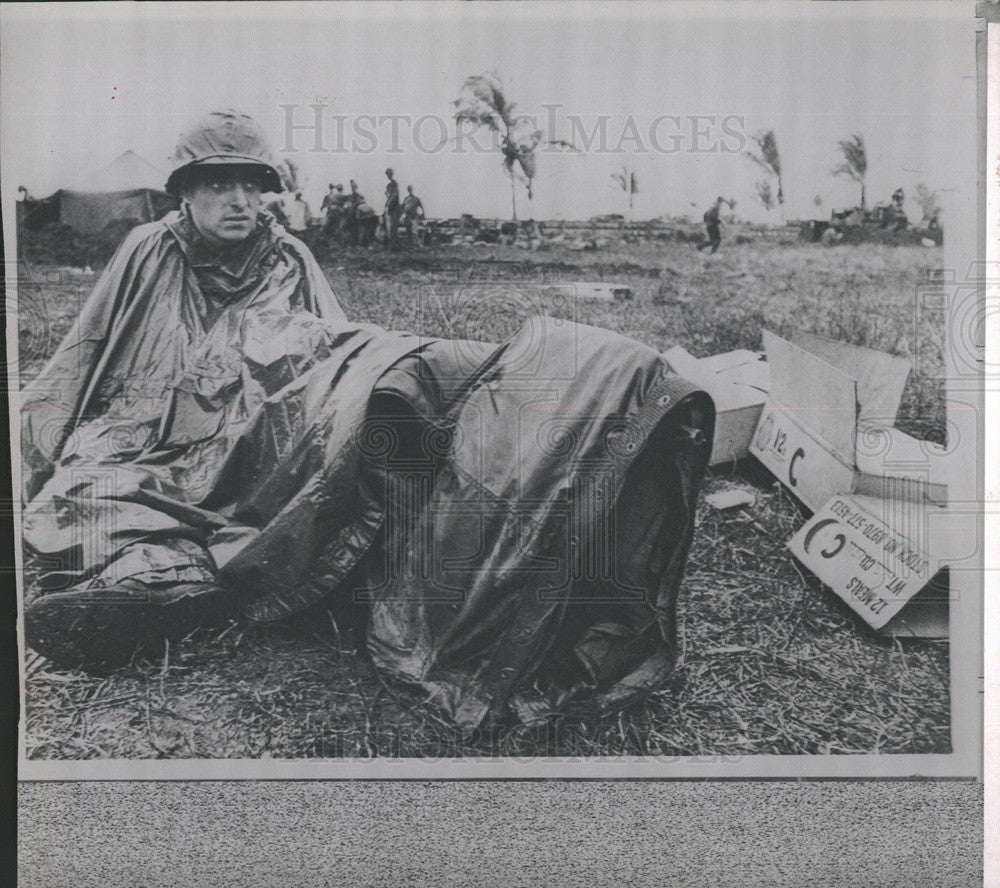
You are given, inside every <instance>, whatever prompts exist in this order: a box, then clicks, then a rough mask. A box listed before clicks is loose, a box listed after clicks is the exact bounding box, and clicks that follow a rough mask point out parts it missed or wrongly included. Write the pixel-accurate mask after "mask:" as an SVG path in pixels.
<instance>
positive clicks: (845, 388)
mask: <svg viewBox="0 0 1000 888" xmlns="http://www.w3.org/2000/svg"><path fill="white" fill-rule="evenodd" d="M794 340H795V341H793V342H789V341H787V340H784V339H782V338H781V337H780V336H776V335H775V334H773V333H771V332H770V331H767V330H765V331H764V347H765V350H766V353H767V361H768V364H769V365H770V368H771V380H770V383H771V384H770V391H769V395H768V399H767V403H766V404H765V405H764V408H763V410H762V411H761V416H760V421H759V422H758V424H757V428H756V431H755V433H754V436H753V439H752V441H751V443H750V452H751V453H752V454H753V455H754V456H755V457H757V459H759V460H760V461H761V462H762V463H763V464H764V465H765V466H766V467H767V468H768V469H769V470H770V471H771V472H772V473H773V474H774V475H775V477H777V478H778V480H780V481H781V482H782V483H783V484H784V485H785V486H786V487H787V488H788V489H789V490H790V491H791V492H792V493H793V494H794V495H795V496H796V497H797V498H798V499H799V500H800V501H801V502H802V503H803V504H804V505H805V506H807V507H808V508H809V509H810V510H812V511H813V512H815V511H817V510H819V509H821V508H822V507H823V506H824V505H825V504H826V503H827V502H828V501H829V500H830V498H831V497H833V496H835V495H836V494H839V493H859V494H864V495H868V496H876V497H887V498H896V499H903V500H907V501H911V502H916V503H932V504H936V505H939V506H944V505H945V504H946V502H947V487H946V484H945V483H944V480H943V477H942V474H943V472H942V470H943V458H944V449H943V448H942V447H940V446H938V445H935V444H931V443H929V442H926V441H917V440H915V439H914V438H911V437H910V436H909V435H906V434H904V433H903V432H901V431H899V430H898V429H895V428H893V423H894V422H895V420H896V413H897V411H898V409H899V402H900V399H901V397H902V394H903V387H904V385H905V384H906V377H907V375H908V374H909V368H910V365H909V362H908V361H907V360H906V359H905V358H899V357H893V356H892V355H887V354H884V353H882V352H877V351H873V350H872V349H867V348H861V347H859V346H854V345H848V344H847V343H842V342H833V341H831V340H828V339H822V338H821V337H818V336H813V335H811V334H806V333H799V334H796V335H795V337H794Z"/></svg>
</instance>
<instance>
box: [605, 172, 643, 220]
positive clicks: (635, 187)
mask: <svg viewBox="0 0 1000 888" xmlns="http://www.w3.org/2000/svg"><path fill="white" fill-rule="evenodd" d="M611 187H612V188H616V189H618V190H620V191H623V192H624V193H625V194H626V196H627V197H628V208H629V212H630V213H631V212H632V209H633V206H634V201H635V195H636V194H637V193H638V191H639V180H638V178H637V177H636V174H635V171H634V170H629V168H628V167H627V166H623V167H621V169H618V170H616V171H615V172H613V173H612V174H611Z"/></svg>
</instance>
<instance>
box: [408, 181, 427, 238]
mask: <svg viewBox="0 0 1000 888" xmlns="http://www.w3.org/2000/svg"><path fill="white" fill-rule="evenodd" d="M424 215H425V214H424V205H423V203H421V201H420V198H419V197H417V196H416V195H415V194H414V193H413V186H412V185H407V186H406V197H404V198H403V228H404V230H405V231H406V232H407V233H408V234H409V235H410V243H411V244H415V245H417V246H421V247H422V246H423V240H424V238H423V228H422V226H421V222H422V221H423V219H424Z"/></svg>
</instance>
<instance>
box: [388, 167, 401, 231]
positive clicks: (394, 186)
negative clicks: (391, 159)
mask: <svg viewBox="0 0 1000 888" xmlns="http://www.w3.org/2000/svg"><path fill="white" fill-rule="evenodd" d="M385 174H386V176H387V177H388V179H389V181H388V182H387V183H386V186H385V242H386V245H387V246H391V245H392V244H393V242H394V241H395V240H396V229H397V228H398V227H399V214H400V209H401V206H400V203H399V183H398V182H397V181H396V180H395V179H394V178H393V172H392V168H391V167H390V168H389V169H387V170H386V171H385Z"/></svg>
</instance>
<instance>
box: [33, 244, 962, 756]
mask: <svg viewBox="0 0 1000 888" xmlns="http://www.w3.org/2000/svg"><path fill="white" fill-rule="evenodd" d="M742 240H743V242H742V243H736V242H735V239H732V238H730V239H729V240H728V241H727V242H726V243H724V245H723V249H722V250H721V251H720V252H719V253H718V254H716V255H715V256H711V257H709V256H705V255H702V254H699V253H697V252H696V251H695V249H694V247H693V245H690V244H684V243H658V244H642V245H625V244H619V245H617V246H616V245H611V246H609V247H608V248H606V249H601V250H596V251H591V252H586V253H579V252H574V251H571V250H569V249H566V248H564V247H559V248H553V249H550V250H547V251H539V252H530V251H526V250H521V249H516V248H513V247H507V246H476V247H438V248H431V249H428V250H426V251H421V252H419V253H414V252H411V251H409V250H407V249H402V250H400V251H398V252H395V253H387V252H385V251H384V250H382V249H380V248H378V249H374V250H371V251H368V250H358V249H351V250H340V249H338V248H335V247H332V246H330V245H328V244H326V243H325V242H324V241H323V240H322V238H321V236H316V237H314V238H312V239H311V245H312V246H313V248H314V251H315V252H316V254H317V257H318V258H319V259H320V261H321V263H322V264H323V266H324V268H325V270H326V272H327V274H328V276H329V278H330V281H331V284H332V285H333V287H334V290H335V292H336V293H337V294H338V297H339V298H340V299H341V301H342V303H343V305H344V308H345V310H346V312H347V314H348V316H349V317H351V318H352V319H356V320H359V321H367V322H373V323H377V324H380V325H382V326H384V327H386V328H391V329H405V330H411V331H414V332H417V333H421V334H424V335H427V336H446V337H454V338H470V339H485V340H487V341H494V342H495V341H500V340H502V339H503V338H504V337H505V336H506V335H508V334H509V333H510V332H513V330H514V329H516V328H517V327H518V326H519V325H520V323H521V322H522V321H523V320H524V319H525V318H526V317H528V316H530V315H532V314H536V313H540V312H546V313H549V314H553V315H557V316H561V317H567V318H572V319H574V320H577V321H580V322H583V323H588V324H594V325H598V326H603V327H608V328H611V329H614V330H618V331H620V332H622V333H625V334H627V335H630V336H633V337H635V338H636V339H639V340H640V341H642V342H645V343H646V344H648V345H650V346H653V347H654V348H657V349H660V350H664V349H666V348H668V347H669V346H671V345H673V344H676V343H679V344H681V345H683V346H685V347H686V348H687V349H688V350H689V351H691V352H692V353H693V354H695V355H696V356H699V357H700V356H706V355H710V354H715V353H718V352H721V351H725V350H729V349H734V348H753V349H757V348H760V344H761V329H762V328H764V327H767V328H768V329H771V330H773V331H775V332H777V333H779V334H783V335H784V334H788V333H790V332H791V331H792V330H793V329H796V328H800V329H804V330H807V331H811V332H816V333H820V334H823V335H826V336H830V337H833V338H837V339H841V340H846V341H849V342H853V343H855V344H859V345H868V346H871V347H873V348H878V349H882V350H885V351H889V352H892V353H895V354H902V355H905V356H907V357H909V358H910V359H911V361H912V363H913V370H912V371H911V374H910V379H909V381H908V383H907V387H906V391H905V393H904V398H903V405H902V409H901V411H900V416H899V419H898V422H897V424H898V425H899V426H900V427H901V428H903V429H904V430H906V431H908V432H909V433H910V434H913V435H915V436H917V437H920V438H924V439H928V440H934V441H938V442H944V441H945V437H946V425H945V413H944V397H943V387H942V384H941V381H940V377H941V376H942V374H943V359H942V351H941V349H942V340H943V336H944V329H943V322H942V317H941V313H940V311H937V310H935V309H934V306H935V305H936V303H935V301H934V300H935V298H936V293H937V290H936V288H935V285H934V281H935V279H936V277H937V275H938V273H939V269H940V265H941V261H942V256H941V250H940V248H931V249H928V248H924V247H907V246H884V245H873V244H862V245H858V246H837V247H829V248H826V247H822V246H819V245H814V244H801V243H798V242H796V241H794V239H793V236H792V235H791V234H786V233H784V232H782V233H779V234H769V235H767V236H764V235H761V236H755V237H744V238H742ZM25 273H26V274H27V275H28V277H29V279H30V280H29V283H28V284H27V285H26V286H25V287H24V288H23V292H22V294H21V296H20V301H19V310H20V316H21V320H22V324H21V331H20V343H21V364H22V381H24V380H27V379H30V378H31V377H32V376H33V375H35V374H36V373H37V372H38V370H39V369H40V367H41V365H42V363H43V362H44V359H45V358H46V357H47V355H48V354H50V353H51V351H52V349H54V348H55V346H56V345H57V344H58V341H59V339H60V337H61V336H62V335H63V334H64V333H65V331H66V329H67V328H68V326H69V324H70V323H71V321H72V318H73V317H74V316H75V314H76V312H77V311H78V310H79V306H80V304H81V302H82V300H83V299H85V298H86V295H87V293H88V292H89V290H90V288H91V287H92V286H93V282H94V280H95V276H96V272H95V273H93V274H86V273H79V272H77V271H73V270H71V269H68V268H66V267H58V266H55V265H54V264H48V263H39V262H38V261H33V262H32V264H31V265H30V267H28V268H26V269H25ZM23 277H24V273H22V278H23ZM561 281H614V282H616V283H621V284H625V285H627V286H628V287H629V288H630V289H631V291H632V298H631V299H628V300H624V301H618V302H615V303H605V302H598V301H581V302H578V301H575V300H571V299H568V298H566V297H565V296H564V295H563V294H562V293H561V292H560V291H558V290H556V289H553V288H552V287H551V286H549V285H551V284H553V283H557V282H561ZM734 485H736V486H740V487H742V488H748V489H750V490H752V491H753V492H754V493H755V496H756V502H755V504H754V505H753V506H748V507H746V508H742V509H737V510H730V511H727V512H718V511H713V510H711V509H710V508H709V507H708V506H707V505H705V504H701V505H700V506H699V510H698V528H697V531H696V535H695V542H694V547H693V550H692V553H691V557H690V561H689V564H688V569H687V573H686V577H685V580H684V583H683V586H682V590H681V599H680V612H679V619H680V636H681V639H682V653H681V657H680V661H679V663H678V665H677V668H676V670H675V671H674V673H673V676H672V678H671V680H670V682H669V683H668V685H667V686H665V687H664V688H662V689H661V690H660V691H658V692H657V693H655V694H652V695H650V696H649V697H647V698H646V699H644V700H642V701H640V702H639V703H637V704H636V705H635V706H633V707H632V708H631V709H629V710H628V711H627V712H625V713H623V714H621V715H615V716H613V717H608V718H603V719H601V718H596V717H595V718H592V719H584V720H582V721H581V720H579V719H574V720H566V719H563V720H558V721H555V722H551V723H548V724H545V725H542V726H535V727H531V728H528V727H524V726H513V727H510V726H508V727H502V728H496V729H493V730H490V731H488V732H480V733H477V734H474V735H472V736H462V735H461V734H460V733H459V732H457V731H456V730H455V729H453V728H452V727H451V726H450V725H448V724H447V723H445V722H444V721H442V720H440V719H438V718H437V716H436V715H435V714H434V712H433V711H431V710H430V709H429V708H427V707H425V706H423V705H422V701H421V699H420V698H419V697H418V696H416V695H414V694H413V693H412V692H410V691H408V690H407V689H405V688H401V687H397V686H394V685H390V684H387V683H385V682H384V681H383V680H382V679H381V677H380V676H379V675H377V674H376V673H375V671H374V669H373V668H372V667H371V665H370V664H369V662H368V661H367V659H366V658H365V657H364V655H363V653H359V652H357V651H355V650H353V648H352V646H351V639H350V638H348V637H345V634H344V633H341V632H339V631H338V627H337V626H336V623H335V622H334V620H333V618H332V616H330V614H329V613H328V612H326V611H325V610H323V609H322V608H319V609H317V610H316V611H315V612H312V613H309V614H305V615H303V616H302V617H301V618H300V619H298V620H296V621H295V622H294V623H290V624H288V625H285V626H281V627H270V628H262V627H253V626H245V625H236V624H233V625H232V626H230V627H229V628H227V629H226V630H224V631H222V632H221V633H215V634H212V635H207V634H204V633H196V634H194V635H193V636H191V637H189V638H187V639H185V640H184V641H183V642H181V643H179V644H177V645H175V646H173V647H172V648H169V649H167V650H165V651H164V653H163V656H162V657H160V658H157V659H156V660H155V662H149V661H146V660H139V659H136V660H133V662H132V663H131V664H130V665H129V666H127V667H125V668H123V669H120V670H118V671H116V672H114V673H112V674H109V675H103V676H90V675H86V674H84V673H81V672H62V671H58V670H56V669H54V668H53V667H52V666H51V664H49V663H47V662H46V661H44V660H43V659H41V658H39V657H37V655H34V654H33V653H32V652H30V651H29V654H28V659H27V664H26V683H27V692H28V696H27V706H26V721H25V733H26V751H27V754H28V756H29V757H30V758H36V759H49V758H104V757H116V758H133V757H137V758H138V757H199V758H201V757H209V758H234V757H235V758H245V757H274V758H299V757H343V756H423V757H426V756H433V757H447V756H455V755H517V756H521V757H530V756H546V755H620V754H632V755H657V756H664V755H666V756H671V755H713V754H714V755H752V754H759V753H774V754H794V753H812V754H838V753H872V752H883V753H916V752H921V753H922V752H947V751H949V750H950V714H949V684H948V675H949V657H948V645H947V642H946V641H931V640H917V639H909V640H890V639H883V638H880V637H878V636H876V635H875V634H874V633H873V632H872V631H871V630H869V629H868V628H867V627H866V626H865V625H864V624H862V623H861V622H860V621H859V620H857V619H856V618H855V617H854V616H853V615H852V613H851V612H850V611H849V609H848V608H847V607H846V605H844V604H843V603H842V602H841V601H840V600H839V599H838V598H837V597H836V596H835V595H834V594H833V593H831V592H830V591H829V590H827V589H825V588H824V587H823V586H822V585H821V584H820V583H819V582H818V581H817V580H816V579H815V578H814V577H812V576H811V575H809V574H808V573H806V572H804V570H803V569H802V568H800V567H799V566H798V565H797V563H796V562H795V561H794V560H793V559H792V557H791V556H790V555H789V554H788V552H787V550H786V549H785V542H786V541H787V540H788V538H789V537H790V536H791V535H792V533H793V532H794V530H796V529H797V528H798V527H799V526H801V524H802V522H803V520H804V517H805V513H804V512H802V510H801V509H800V507H799V506H797V505H796V503H795V502H794V501H792V500H791V498H790V497H789V496H788V495H787V493H786V492H785V491H784V490H783V489H782V488H781V487H780V486H779V485H778V484H777V482H775V481H774V479H773V478H772V477H770V476H769V475H768V473H767V472H766V471H765V470H763V469H762V468H761V467H760V466H759V465H756V464H753V463H752V461H748V462H747V463H746V464H741V465H737V466H730V467H725V468H723V469H721V470H715V471H713V472H711V474H710V477H709V479H708V483H707V484H706V492H710V491H713V490H717V489H720V488H725V487H730V486H734Z"/></svg>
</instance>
